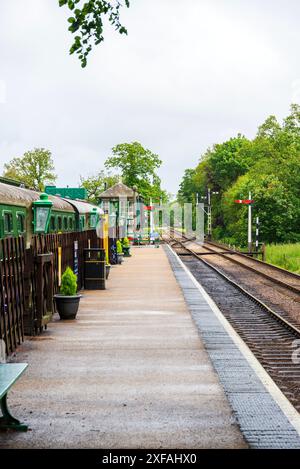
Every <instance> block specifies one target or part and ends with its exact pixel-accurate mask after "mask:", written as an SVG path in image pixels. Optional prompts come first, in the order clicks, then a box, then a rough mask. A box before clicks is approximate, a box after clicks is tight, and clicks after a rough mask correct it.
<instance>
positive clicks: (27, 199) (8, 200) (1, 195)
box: [0, 182, 74, 212]
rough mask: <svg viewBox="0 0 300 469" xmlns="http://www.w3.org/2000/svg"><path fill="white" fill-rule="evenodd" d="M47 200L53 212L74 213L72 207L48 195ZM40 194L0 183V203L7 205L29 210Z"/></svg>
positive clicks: (62, 200) (64, 201) (58, 198)
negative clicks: (50, 203)
mask: <svg viewBox="0 0 300 469" xmlns="http://www.w3.org/2000/svg"><path fill="white" fill-rule="evenodd" d="M48 197H49V200H51V202H52V203H53V206H52V208H53V209H54V210H61V211H65V212H74V208H73V207H72V205H71V204H70V203H69V202H68V201H66V200H64V199H62V198H60V197H56V196H54V195H49V196H48ZM39 198H40V192H36V191H33V190H31V189H24V188H23V187H16V186H11V185H9V184H5V183H2V182H0V203H2V204H3V203H4V204H8V205H18V206H22V207H26V208H30V207H31V205H32V202H34V201H36V200H39Z"/></svg>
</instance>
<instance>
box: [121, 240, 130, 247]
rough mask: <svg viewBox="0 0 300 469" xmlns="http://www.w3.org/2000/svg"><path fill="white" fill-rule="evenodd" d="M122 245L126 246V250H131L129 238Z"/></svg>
mask: <svg viewBox="0 0 300 469" xmlns="http://www.w3.org/2000/svg"><path fill="white" fill-rule="evenodd" d="M122 244H123V246H124V247H125V248H129V246H130V243H129V239H128V238H124V239H123V243H122Z"/></svg>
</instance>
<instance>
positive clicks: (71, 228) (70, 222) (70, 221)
mask: <svg viewBox="0 0 300 469" xmlns="http://www.w3.org/2000/svg"><path fill="white" fill-rule="evenodd" d="M69 229H70V230H73V218H71V217H70V218H69Z"/></svg>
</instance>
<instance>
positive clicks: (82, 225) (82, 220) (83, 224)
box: [80, 217, 85, 229]
mask: <svg viewBox="0 0 300 469" xmlns="http://www.w3.org/2000/svg"><path fill="white" fill-rule="evenodd" d="M80 218H81V228H82V229H83V228H84V227H85V217H80Z"/></svg>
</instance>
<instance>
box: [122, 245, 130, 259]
mask: <svg viewBox="0 0 300 469" xmlns="http://www.w3.org/2000/svg"><path fill="white" fill-rule="evenodd" d="M123 252H124V257H131V254H130V246H123Z"/></svg>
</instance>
